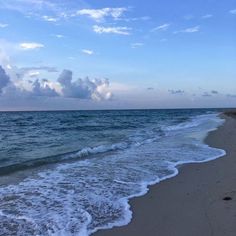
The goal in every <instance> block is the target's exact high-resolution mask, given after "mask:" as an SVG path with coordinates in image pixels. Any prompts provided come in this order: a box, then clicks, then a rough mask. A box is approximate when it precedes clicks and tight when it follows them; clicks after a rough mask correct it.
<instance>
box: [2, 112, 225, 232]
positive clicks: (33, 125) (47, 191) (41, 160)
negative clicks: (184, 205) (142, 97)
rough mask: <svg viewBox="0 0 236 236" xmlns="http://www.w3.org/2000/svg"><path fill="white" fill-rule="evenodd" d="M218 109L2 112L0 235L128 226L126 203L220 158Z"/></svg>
mask: <svg viewBox="0 0 236 236" xmlns="http://www.w3.org/2000/svg"><path fill="white" fill-rule="evenodd" d="M219 113H220V111H219V110H213V109H211V110H201V109H199V110H115V111H54V112H1V113H0V235H19V236H32V235H35V236H36V235H43V236H47V235H58V236H59V235H66V236H67V235H68V236H72V235H76V236H88V235H91V234H92V233H94V232H96V231H97V230H98V229H106V228H111V227H113V226H122V225H126V224H128V223H129V222H130V220H131V218H132V212H131V210H130V206H129V199H130V198H132V197H135V196H141V195H144V194H145V193H147V191H148V186H149V185H152V184H156V183H158V182H160V181H162V180H164V179H167V178H170V177H173V176H175V175H176V174H177V173H178V169H177V166H178V165H180V164H183V163H194V162H205V161H210V160H213V159H216V158H218V157H221V156H223V155H224V154H225V151H224V150H220V149H216V148H213V147H209V146H208V145H206V144H204V143H203V141H204V138H205V137H206V136H207V134H208V133H209V132H210V131H212V130H215V129H217V127H219V126H220V125H222V124H223V122H224V120H223V119H221V118H219V116H218V114H219Z"/></svg>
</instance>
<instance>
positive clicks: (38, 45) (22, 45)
mask: <svg viewBox="0 0 236 236" xmlns="http://www.w3.org/2000/svg"><path fill="white" fill-rule="evenodd" d="M43 47H44V45H43V44H41V43H34V42H25V43H20V48H21V49H23V50H33V49H38V48H43Z"/></svg>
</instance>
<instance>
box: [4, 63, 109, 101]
mask: <svg viewBox="0 0 236 236" xmlns="http://www.w3.org/2000/svg"><path fill="white" fill-rule="evenodd" d="M44 69H46V70H49V69H50V68H44ZM26 71H28V70H27V69H26V68H24V69H23V70H22V74H21V75H19V74H18V75H16V78H18V79H17V80H14V79H11V78H10V76H9V75H7V73H6V71H5V69H4V68H3V67H2V66H1V65H0V95H1V96H2V97H8V98H9V99H10V98H11V97H12V96H14V97H63V98H75V99H88V100H95V101H101V100H110V99H111V98H112V96H113V95H112V93H111V91H110V87H109V86H110V84H109V80H108V79H90V78H89V77H86V78H84V79H81V78H78V79H77V80H73V72H72V71H71V70H63V71H62V72H61V74H60V75H59V77H58V79H57V81H50V80H48V79H39V78H37V76H38V74H36V73H35V74H34V76H31V74H27V73H26ZM53 71H54V70H53ZM26 75H27V76H28V77H30V79H27V76H26ZM34 77H35V79H34V80H32V79H33V78H34Z"/></svg>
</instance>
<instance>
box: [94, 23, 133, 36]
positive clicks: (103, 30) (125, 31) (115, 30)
mask: <svg viewBox="0 0 236 236" xmlns="http://www.w3.org/2000/svg"><path fill="white" fill-rule="evenodd" d="M130 30H131V28H128V27H120V26H117V27H103V26H98V25H94V26H93V31H94V32H95V33H98V34H121V35H130Z"/></svg>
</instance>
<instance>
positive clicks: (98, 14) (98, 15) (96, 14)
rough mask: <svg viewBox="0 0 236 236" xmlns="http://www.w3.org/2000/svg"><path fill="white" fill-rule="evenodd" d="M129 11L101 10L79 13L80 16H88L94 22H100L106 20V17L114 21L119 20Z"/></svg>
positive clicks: (122, 8)
mask: <svg viewBox="0 0 236 236" xmlns="http://www.w3.org/2000/svg"><path fill="white" fill-rule="evenodd" d="M125 11H127V9H126V8H124V7H121V8H108V7H107V8H101V9H82V10H79V11H77V15H78V16H80V15H81V16H82V15H85V16H88V17H90V18H92V19H93V20H95V21H97V22H100V21H102V20H104V18H105V17H112V18H113V19H118V18H119V17H121V16H122V15H123V13H124V12H125Z"/></svg>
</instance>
